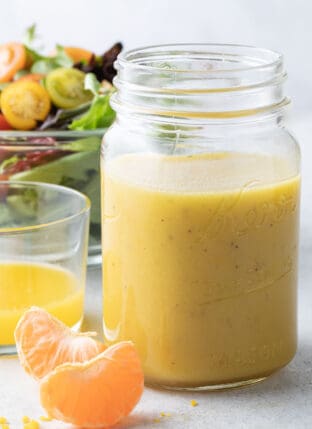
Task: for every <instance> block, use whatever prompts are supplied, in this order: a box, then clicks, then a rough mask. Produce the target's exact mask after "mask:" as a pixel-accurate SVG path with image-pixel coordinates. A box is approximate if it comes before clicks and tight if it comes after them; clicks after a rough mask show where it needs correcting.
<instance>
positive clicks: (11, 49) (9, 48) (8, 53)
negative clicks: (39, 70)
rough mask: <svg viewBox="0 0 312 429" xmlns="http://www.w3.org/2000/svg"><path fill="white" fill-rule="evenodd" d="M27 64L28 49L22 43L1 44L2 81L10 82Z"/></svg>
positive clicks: (0, 64) (0, 80)
mask: <svg viewBox="0 0 312 429" xmlns="http://www.w3.org/2000/svg"><path fill="white" fill-rule="evenodd" d="M25 65H26V51H25V48H24V46H23V45H22V44H21V43H13V42H11V43H6V44H4V45H0V82H9V81H10V80H12V79H13V77H14V75H15V73H16V72H18V71H19V70H22V69H23V68H24V67H25Z"/></svg>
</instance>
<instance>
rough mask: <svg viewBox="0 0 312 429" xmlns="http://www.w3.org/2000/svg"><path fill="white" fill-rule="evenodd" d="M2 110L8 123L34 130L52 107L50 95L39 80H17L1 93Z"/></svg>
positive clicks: (17, 127) (21, 128) (19, 127)
mask: <svg viewBox="0 0 312 429" xmlns="http://www.w3.org/2000/svg"><path fill="white" fill-rule="evenodd" d="M0 101H1V110H2V113H3V114H4V116H5V119H6V120H7V121H8V123H9V124H10V125H11V126H12V127H13V128H16V129H18V130H32V129H34V128H36V126H37V121H44V119H45V118H46V117H47V115H48V114H49V111H50V109H51V101H50V96H49V94H48V92H47V90H46V89H45V88H43V86H41V85H40V84H39V83H38V82H33V81H30V80H26V81H16V82H14V83H11V84H10V85H8V86H7V87H6V88H5V89H4V90H3V92H2V94H1V100H0Z"/></svg>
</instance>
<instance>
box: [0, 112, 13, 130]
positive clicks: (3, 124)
mask: <svg viewBox="0 0 312 429" xmlns="http://www.w3.org/2000/svg"><path fill="white" fill-rule="evenodd" d="M12 129H13V128H12V127H11V125H10V124H9V123H8V121H7V120H6V119H5V117H4V115H2V113H0V131H2V130H12Z"/></svg>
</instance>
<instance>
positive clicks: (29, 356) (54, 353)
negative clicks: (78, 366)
mask: <svg viewBox="0 0 312 429" xmlns="http://www.w3.org/2000/svg"><path fill="white" fill-rule="evenodd" d="M92 335H93V334H92V333H84V334H81V333H75V332H73V331H72V330H71V329H70V328H68V327H67V326H66V325H64V324H63V323H62V322H60V321H59V320H58V319H56V318H54V317H53V316H51V315H50V314H49V313H48V312H47V311H45V310H43V309H41V308H38V307H32V308H31V309H29V310H28V311H26V312H25V313H24V315H23V316H22V318H21V319H20V321H19V322H18V324H17V327H16V329H15V341H16V348H17V352H18V356H19V360H20V363H21V365H22V366H23V367H24V369H25V370H26V372H28V373H29V374H30V375H31V376H33V377H34V378H36V379H41V378H42V377H44V376H45V375H46V374H48V373H49V372H51V371H53V370H54V368H56V367H57V366H58V365H61V364H63V363H66V362H84V361H87V360H89V359H92V358H93V357H94V356H97V355H98V354H99V353H101V352H102V351H103V350H105V346H104V344H102V343H100V342H99V341H96V340H95V339H94V338H92Z"/></svg>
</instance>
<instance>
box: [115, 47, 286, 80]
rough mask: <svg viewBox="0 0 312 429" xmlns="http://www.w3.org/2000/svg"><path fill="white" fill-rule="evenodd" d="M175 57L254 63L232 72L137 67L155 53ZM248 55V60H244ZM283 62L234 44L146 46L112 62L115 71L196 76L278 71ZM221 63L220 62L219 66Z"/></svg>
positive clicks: (270, 54)
mask: <svg viewBox="0 0 312 429" xmlns="http://www.w3.org/2000/svg"><path fill="white" fill-rule="evenodd" d="M173 52H176V53H182V52H184V53H189V54H196V53H197V54H199V53H200V54H214V55H220V57H223V58H224V59H225V56H227V57H228V58H230V56H233V58H234V57H235V58H237V59H239V58H241V59H242V58H244V57H245V58H246V59H247V58H248V59H249V61H251V60H252V59H253V60H254V61H255V60H257V61H258V63H254V64H248V65H247V64H246V65H244V66H240V67H236V68H213V67H211V68H207V69H195V70H194V69H192V70H188V69H179V68H174V69H172V68H166V67H164V66H160V65H158V66H155V65H150V64H146V63H141V62H140V61H144V59H146V55H147V54H153V55H154V56H155V54H156V53H163V54H166V55H168V54H170V53H171V54H172V53H173ZM247 54H248V56H247ZM282 62H283V55H282V54H281V53H279V52H277V51H275V50H271V49H267V48H258V47H256V46H253V45H245V44H235V43H176V44H171V43H168V44H161V45H150V46H144V47H139V48H135V49H131V50H129V51H125V52H122V53H121V54H120V55H119V56H118V59H117V61H116V68H117V69H118V68H119V67H120V66H124V67H130V68H131V69H137V70H141V71H143V70H144V71H151V72H152V71H154V72H156V71H161V72H163V73H166V72H168V73H172V71H173V70H174V72H176V73H186V74H187V73H190V74H194V72H195V73H199V74H203V75H209V74H218V73H219V74H220V73H226V74H228V73H233V72H245V71H251V70H255V71H256V70H261V69H266V68H272V67H273V68H274V67H278V66H280V65H281V64H282ZM224 63H225V61H224V62H223V64H224Z"/></svg>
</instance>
